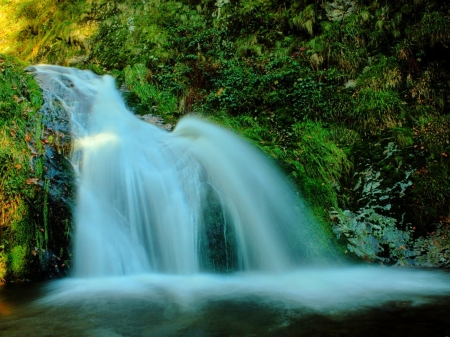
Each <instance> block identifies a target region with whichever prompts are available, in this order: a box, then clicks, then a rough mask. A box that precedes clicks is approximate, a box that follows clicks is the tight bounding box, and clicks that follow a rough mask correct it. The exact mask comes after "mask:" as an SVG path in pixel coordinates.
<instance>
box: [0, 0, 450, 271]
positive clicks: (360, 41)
mask: <svg viewBox="0 0 450 337" xmlns="http://www.w3.org/2000/svg"><path fill="white" fill-rule="evenodd" d="M0 8H1V10H2V13H5V15H3V16H2V17H0V32H2V33H0V52H3V53H6V54H8V55H11V56H14V57H16V58H18V59H22V60H24V61H26V62H28V63H52V64H60V65H69V66H77V67H80V68H87V69H91V70H93V71H95V72H97V73H99V74H103V73H110V74H112V75H113V76H115V77H116V79H117V83H118V85H119V86H120V87H122V89H123V91H124V96H125V97H126V99H127V101H128V104H129V105H130V107H132V108H133V110H134V111H135V112H136V113H137V114H146V113H152V114H155V115H159V116H161V117H162V118H164V119H165V120H166V122H168V123H174V122H176V121H177V119H178V118H179V117H181V116H183V115H184V114H187V113H191V112H196V113H199V114H202V115H204V116H205V117H207V118H209V119H211V120H213V121H216V122H218V123H221V124H223V125H225V126H227V127H229V128H232V129H234V130H236V131H238V132H240V133H241V134H243V135H244V136H245V137H247V138H248V139H249V140H250V141H252V142H253V143H255V144H256V145H257V146H259V147H260V148H261V149H262V150H263V151H265V152H266V153H267V154H269V155H270V156H272V157H273V158H274V160H276V161H277V162H278V163H279V164H280V165H281V166H282V167H283V168H284V170H285V172H286V173H287V174H289V175H290V176H291V178H292V180H293V181H294V182H295V184H296V185H297V186H298V188H299V189H300V190H301V191H302V193H303V194H304V196H305V197H306V198H307V200H308V201H309V203H310V205H311V207H312V208H313V210H314V212H315V214H316V216H317V217H318V218H320V219H322V222H323V224H324V226H325V227H327V228H328V229H329V233H330V234H329V235H330V240H334V237H336V235H337V237H338V238H339V239H340V240H341V242H342V243H343V246H344V248H343V250H344V251H347V252H352V253H354V254H356V255H357V256H359V257H361V258H363V259H366V260H368V261H379V262H382V263H386V264H394V263H397V264H417V265H433V266H447V265H448V263H449V262H448V258H449V256H447V255H446V254H448V253H446V252H447V251H448V250H447V246H448V245H449V241H448V236H447V233H448V229H447V226H448V223H449V222H450V220H449V212H450V209H449V208H450V206H449V205H450V202H449V201H450V200H449V199H450V179H449V159H448V155H449V153H450V130H449V128H450V117H449V114H448V111H449V103H450V101H449V100H448V97H449V94H450V87H449V85H448V79H449V71H450V66H449V63H448V59H449V56H450V55H449V54H450V52H449V49H448V45H449V40H450V17H449V15H450V13H449V10H450V7H449V5H448V4H444V3H443V2H442V1H437V0H435V1H412V0H400V1H396V2H391V1H375V0H360V1H349V0H336V1H308V0H303V1H281V2H280V1H263V0H241V1H228V0H217V1H216V0H213V1H208V0H203V1H202V0H198V1H188V0H185V1H178V2H176V1H156V0H146V1H140V2H136V1H126V0H125V1H102V0H98V1H75V2H74V1H64V0H62V1H58V2H54V1H39V2H38V1H34V0H31V1H19V0H15V1H11V2H8V3H6V2H4V3H2V4H0ZM3 60H4V62H12V61H6V58H3ZM8 60H10V59H8ZM2 66H3V65H2ZM20 66H21V67H22V65H20ZM15 67H16V68H14V70H10V71H13V72H14V74H17V76H19V77H18V78H22V77H23V76H26V75H24V74H23V73H21V70H20V69H19V68H20V67H19V64H17V65H16V66H15ZM11 69H12V68H11ZM2 74H3V82H2V83H6V84H7V85H9V86H10V87H11V88H14V87H16V89H11V94H10V95H9V96H8V97H6V96H5V98H3V100H2V101H4V102H9V103H5V104H7V105H8V104H9V105H11V106H15V104H17V105H20V104H24V103H23V102H25V101H26V100H24V101H21V102H16V101H15V98H14V97H15V96H17V97H22V96H24V97H26V95H25V94H20V93H19V92H16V91H17V90H22V89H20V88H19V87H17V86H15V85H14V84H12V83H13V82H12V81H13V79H12V77H7V76H6V77H5V74H7V73H6V72H5V71H3V72H2ZM8 76H9V75H8ZM14 76H16V75H14ZM21 76H22V77H21ZM14 78H15V77H14ZM23 78H25V77H23ZM26 78H27V81H32V80H31V79H29V78H28V77H26ZM27 83H28V82H27ZM29 83H31V82H29ZM6 84H5V85H6ZM30 85H31V84H30ZM14 90H16V91H14ZM19 94H20V95H19ZM29 104H31V105H32V106H33V109H34V110H33V111H36V109H37V108H38V106H39V104H40V101H35V102H34V103H33V102H30V103H29ZM1 109H2V115H1V116H2V117H1V118H2V122H1V123H3V124H2V125H4V133H5V134H4V135H3V136H2V137H3V138H2V139H7V138H8V137H12V136H11V134H10V133H11V132H12V131H14V130H16V129H17V130H22V131H15V132H22V133H24V135H26V134H27V131H23V130H27V129H26V126H25V125H26V123H27V122H26V121H25V120H23V119H20V118H21V117H20V116H19V115H20V113H19V115H18V116H19V117H15V118H16V119H15V123H16V124H15V125H14V124H11V123H12V121H11V119H8V118H9V117H6V114H5V113H4V112H3V111H6V109H9V108H6V105H5V106H2V108H1ZM22 110H23V109H22ZM28 119H29V118H28ZM47 132H49V131H47ZM45 137H47V138H48V135H47V136H46V135H45V134H42V138H43V140H44V139H45ZM8 139H9V138H8ZM5 141H6V140H5ZM44 143H45V142H44ZM20 146H22V148H23V149H24V150H25V151H29V150H27V147H24V143H22V145H20ZM20 151H21V150H19V151H18V152H20ZM27 156H29V153H27ZM27 156H24V157H23V158H22V159H21V160H22V161H23V164H22V162H20V163H19V162H17V163H16V162H14V160H13V159H11V158H10V157H5V159H4V163H12V162H14V165H16V164H20V165H21V168H20V170H23V169H24V167H25V165H28V164H27V162H28V161H27V160H28V159H27V158H28V157H27ZM8 158H9V159H8ZM5 165H9V166H8V167H9V168H8V170H19V169H17V168H14V166H11V165H12V164H5ZM5 167H6V166H5ZM8 170H6V169H3V171H2V181H6V180H5V179H7V177H8V174H9V173H7V172H10V173H11V172H12V171H8ZM28 170H29V169H28ZM27 172H28V171H27ZM30 177H31V178H32V176H30V175H29V174H28V173H26V174H25V173H24V175H23V179H22V180H23V181H17V186H22V185H23V186H26V188H25V189H24V191H28V189H29V190H30V191H32V188H31V187H32V186H41V187H40V188H41V189H43V190H44V191H45V188H46V187H45V186H48V187H47V189H49V190H50V191H51V190H52V186H53V185H52V184H53V182H52V180H51V179H49V182H48V183H47V184H48V185H46V183H45V181H46V180H45V178H42V179H43V180H42V184H41V185H26V179H30ZM33 177H34V176H33ZM39 181H41V180H39ZM5 184H6V183H5ZM5 184H4V186H6V185H5ZM21 184H22V185H21ZM24 193H25V192H24ZM30 193H31V192H30ZM33 193H35V192H33ZM42 193H44V192H42ZM29 198H31V197H29ZM40 198H41V199H40V200H41V201H40V202H41V203H42V202H44V201H45V200H47V199H45V193H44V194H43V196H42V197H40ZM38 199H39V198H38ZM2 200H6V201H5V202H4V205H3V206H2V209H3V210H4V211H3V214H4V216H3V218H5V216H6V214H9V213H8V212H7V211H5V209H11V207H10V206H8V205H10V201H7V200H9V199H7V198H5V197H4V198H3V199H2ZM33 200H34V199H33ZM36 200H37V199H36ZM41 208H42V207H41ZM38 209H39V207H38ZM15 214H16V213H15ZM17 214H21V215H20V216H22V215H23V214H28V213H26V212H23V211H20V212H19V211H17ZM30 214H31V213H30ZM8 216H9V215H8ZM66 218H67V217H64V219H62V220H70V219H68V218H67V219H66ZM27 219H28V220H27ZM42 219H44V216H43V215H42ZM21 221H22V222H21V223H23V224H24V225H23V226H24V227H23V228H27V229H26V230H29V228H41V227H40V226H38V225H31V227H30V226H28V225H25V224H32V223H33V222H32V221H36V217H33V216H29V217H28V216H25V217H24V218H23V219H22V220H21ZM42 221H44V220H42ZM4 223H6V222H4ZM62 224H63V222H62V223H61V224H59V225H56V226H57V227H55V228H59V229H58V230H62V229H61V228H60V227H61V226H63V225H62ZM33 226H34V227H33ZM2 228H3V239H2V245H3V248H2V253H1V254H2V255H1V256H2V258H1V259H0V261H3V262H2V264H3V265H5V263H9V264H8V266H9V267H8V270H11V271H12V270H13V269H14V268H16V267H17V266H19V265H20V263H18V262H17V261H29V260H32V259H33V258H34V256H35V255H33V249H32V248H34V247H37V246H36V244H35V243H32V242H38V241H37V240H38V239H37V237H36V233H38V232H40V233H42V232H41V231H40V230H39V229H37V231H36V229H33V231H34V232H33V233H34V234H31V232H30V233H28V232H27V234H24V235H25V237H26V238H27V240H28V241H27V242H30V243H29V244H26V247H27V248H23V247H25V244H23V243H19V241H17V244H16V243H12V242H15V241H14V240H15V239H13V238H18V237H19V236H18V234H13V231H12V230H11V229H12V228H15V227H14V226H13V225H12V224H11V222H9V223H8V224H7V225H5V224H4V225H3V227H2ZM24 230H25V229H24ZM44 231H45V228H44ZM5 233H10V234H5ZM8 235H10V236H8ZM44 237H45V233H44ZM30 240H31V241H30ZM33 240H34V241H33ZM20 242H22V241H20ZM66 244H67V242H66V243H64V244H62V245H61V247H62V246H65V245H66ZM15 247H19V248H15ZM20 247H21V248H20ZM55 247H56V246H55ZM55 249H56V250H57V249H59V248H53V250H55ZM65 251H68V250H66V248H64V249H63V252H65ZM12 252H14V254H12ZM35 252H36V251H35ZM36 253H38V252H36ZM53 253H54V254H55V256H57V257H59V258H62V257H61V256H59V255H58V254H57V253H56V252H53ZM58 253H59V252H58ZM10 254H12V255H11V256H14V258H13V257H11V258H8V256H10ZM68 257H69V255H68V253H67V258H68ZM8 259H9V260H8ZM63 259H64V258H63ZM6 261H10V262H6ZM14 261H15V262H14ZM27 263H28V262H27ZM13 266H16V267H13ZM17 268H18V267H17ZM24 268H25V267H24ZM11 275H19V274H14V273H11ZM12 277H13V276H12ZM13 278H18V276H14V277H13Z"/></svg>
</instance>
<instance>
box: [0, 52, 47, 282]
mask: <svg viewBox="0 0 450 337" xmlns="http://www.w3.org/2000/svg"><path fill="white" fill-rule="evenodd" d="M24 66H25V64H24V63H22V62H20V61H18V60H16V59H14V58H12V57H7V56H4V55H0V95H1V100H2V102H3V106H2V109H1V110H0V113H1V119H0V144H1V146H0V207H1V212H2V214H1V219H2V224H1V226H2V227H3V229H2V233H0V240H1V241H0V245H1V246H2V251H1V253H2V256H3V261H4V263H3V266H5V267H6V270H4V271H3V272H2V273H3V276H2V277H3V278H6V279H11V278H16V279H21V278H23V277H24V276H25V275H26V274H27V273H29V270H28V269H27V266H28V265H29V262H30V260H31V259H32V255H31V252H30V251H29V248H28V247H32V246H33V244H34V237H35V233H34V231H35V225H34V223H35V221H36V220H35V219H34V208H33V200H34V199H35V197H36V189H35V186H34V185H32V184H29V183H28V179H29V178H31V177H32V176H31V172H32V169H31V166H30V157H31V153H30V150H29V149H28V146H27V143H26V140H27V139H28V138H29V137H30V136H29V135H28V133H27V131H26V130H27V128H26V125H27V119H28V118H30V119H32V118H34V114H35V113H36V110H37V109H38V108H39V107H40V104H41V102H42V97H41V95H40V90H39V88H38V86H37V84H36V83H35V81H34V79H33V78H32V77H31V76H29V75H27V74H25V73H24V70H23V68H24Z"/></svg>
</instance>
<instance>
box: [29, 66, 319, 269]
mask: <svg viewBox="0 0 450 337" xmlns="http://www.w3.org/2000/svg"><path fill="white" fill-rule="evenodd" d="M32 70H33V71H34V72H35V74H36V77H37V79H38V81H39V83H40V85H41V87H42V88H43V90H44V93H45V96H46V97H45V98H46V101H47V102H58V104H54V105H53V107H52V106H51V105H50V108H54V109H64V110H65V112H66V113H68V115H69V116H71V119H72V122H71V123H72V131H73V139H74V149H73V155H72V162H73V164H74V166H75V167H76V170H77V171H78V172H79V187H78V199H77V209H76V214H75V218H76V232H75V268H74V269H75V275H76V276H78V277H92V276H108V275H129V274H139V273H146V272H165V273H174V274H192V273H197V272H199V271H200V270H201V269H202V266H210V265H214V261H212V262H211V261H207V260H208V259H211V257H210V256H207V255H208V254H205V251H210V250H211V249H214V247H213V248H208V249H205V247H210V246H211V245H210V243H208V242H207V241H208V240H207V238H208V235H207V232H208V227H209V226H211V223H208V221H207V220H206V218H211V216H205V214H210V213H211V212H210V213H208V212H209V211H210V209H211V208H212V207H213V204H214V202H215V204H217V205H220V206H219V207H217V206H216V209H217V212H216V214H215V219H212V220H211V219H210V221H213V222H214V223H215V222H218V221H219V222H221V223H222V224H221V226H222V227H223V230H222V232H223V237H222V241H223V242H224V245H222V246H224V250H225V253H226V254H225V255H226V256H227V257H226V259H227V260H228V259H230V260H233V261H226V262H225V265H226V266H230V265H232V266H233V269H235V270H260V271H278V270H286V269H289V268H290V267H292V266H295V265H298V264H299V263H301V262H308V263H314V262H319V261H321V260H323V259H325V258H326V256H327V254H326V249H324V248H322V247H320V245H318V244H314V242H317V241H318V237H319V236H320V234H319V229H318V228H317V226H316V224H315V223H314V222H313V221H312V219H311V217H309V216H308V213H307V211H306V210H305V208H304V207H303V206H302V203H301V201H300V199H299V197H298V196H297V195H296V193H295V192H294V190H293V189H292V188H291V187H290V186H289V184H288V183H287V182H286V180H285V179H284V177H283V176H282V175H281V174H280V173H279V172H278V170H277V169H276V168H275V167H274V166H273V165H272V164H271V163H270V162H269V160H268V159H266V158H265V157H264V156H263V155H262V154H260V153H259V152H258V151H257V150H255V149H254V148H253V147H251V146H250V145H249V144H247V143H246V142H245V141H244V140H242V139H241V138H239V137H238V136H236V135H234V134H233V133H231V132H229V131H227V130H225V129H223V128H221V127H218V126H216V125H213V124H210V123H207V122H205V121H203V120H201V119H199V118H195V117H185V118H184V119H182V120H181V121H180V122H179V124H178V125H177V127H176V128H175V130H174V132H173V133H171V134H170V133H168V132H166V131H163V130H161V129H159V128H157V127H156V126H154V125H150V124H147V123H145V122H143V121H141V120H139V119H138V118H137V117H135V116H134V115H133V114H132V113H131V112H130V111H129V110H128V109H127V108H126V106H125V104H124V102H123V100H122V97H121V95H120V93H119V92H118V91H117V90H116V88H115V82H114V79H113V78H112V77H110V76H103V77H101V76H97V75H95V74H93V73H92V72H89V71H81V70H78V69H70V68H62V67H56V66H44V65H41V66H35V67H33V68H32ZM311 247H315V248H314V249H312V248H311ZM216 262H217V261H216Z"/></svg>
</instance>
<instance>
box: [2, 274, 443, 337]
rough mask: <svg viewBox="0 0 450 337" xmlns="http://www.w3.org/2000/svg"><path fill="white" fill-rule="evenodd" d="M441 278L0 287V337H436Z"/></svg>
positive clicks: (247, 278) (293, 277)
mask: <svg viewBox="0 0 450 337" xmlns="http://www.w3.org/2000/svg"><path fill="white" fill-rule="evenodd" d="M387 270H388V269H387ZM366 274H367V275H366ZM375 275H376V276H377V277H378V280H374V276H375ZM332 276H333V277H332ZM447 276H448V274H442V273H437V274H436V273H427V272H423V273H422V272H415V271H414V272H411V273H408V272H406V273H404V272H403V271H400V272H397V271H394V272H393V273H392V271H391V270H388V271H387V272H385V271H383V270H382V271H381V272H380V270H375V271H370V270H369V271H367V270H366V269H364V270H363V271H360V270H358V269H356V270H355V269H353V270H347V271H345V270H344V271H342V272H340V273H339V272H338V271H333V272H332V271H326V272H325V271H317V270H316V271H314V270H312V271H307V272H305V271H302V272H298V273H289V274H284V275H277V276H275V275H270V276H269V275H238V276H236V275H234V276H228V277H224V276H214V275H194V276H170V275H140V276H134V277H126V278H104V279H94V280H83V279H78V280H77V279H67V280H62V281H53V282H48V283H43V284H31V285H30V284H20V285H19V284H7V285H1V286H0V336H11V337H14V336H58V337H59V336H102V337H103V336H105V337H106V336H108V337H109V336H112V337H117V336H194V337H196V336H442V337H444V336H450V293H449V292H448V291H447V290H446V289H447V288H448V287H450V284H448V283H447V284H446V282H447V281H448V280H449V279H448V277H447ZM439 277H441V279H440V281H438V280H437V279H439ZM355 278H356V279H357V280H356V281H355ZM441 281H442V283H441ZM424 282H425V283H424ZM404 287H409V288H410V289H403V288H404ZM433 289H434V290H433Z"/></svg>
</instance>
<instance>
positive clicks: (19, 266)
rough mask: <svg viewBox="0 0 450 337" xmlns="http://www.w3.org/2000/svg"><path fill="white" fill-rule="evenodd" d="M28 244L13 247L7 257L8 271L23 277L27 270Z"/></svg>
mask: <svg viewBox="0 0 450 337" xmlns="http://www.w3.org/2000/svg"><path fill="white" fill-rule="evenodd" d="M27 253H28V249H27V247H26V246H15V247H13V248H12V249H11V251H10V253H9V254H8V258H7V266H8V272H10V273H12V274H13V275H14V276H16V277H21V276H22V275H24V274H25V273H26V272H27V255H28V254H27Z"/></svg>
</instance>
